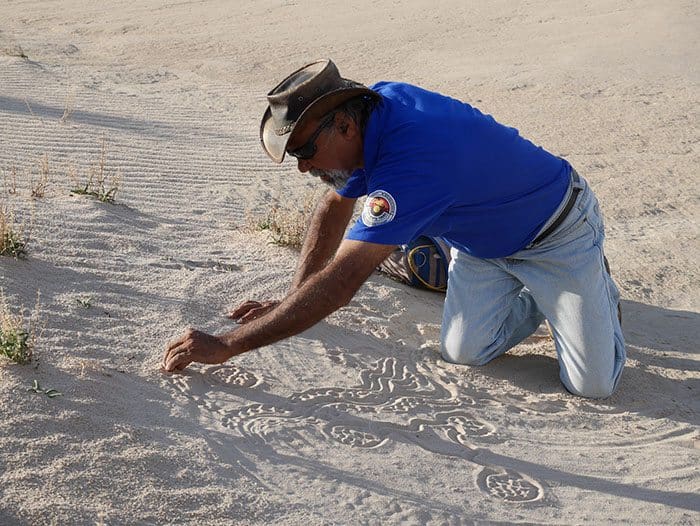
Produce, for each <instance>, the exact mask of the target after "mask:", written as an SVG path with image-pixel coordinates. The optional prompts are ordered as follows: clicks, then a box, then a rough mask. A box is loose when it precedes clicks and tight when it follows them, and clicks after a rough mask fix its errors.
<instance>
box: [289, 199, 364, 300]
mask: <svg viewBox="0 0 700 526" xmlns="http://www.w3.org/2000/svg"><path fill="white" fill-rule="evenodd" d="M355 201H356V199H350V198H347V197H343V196H341V195H340V194H338V193H337V192H335V191H333V190H329V191H328V192H326V193H325V194H324V196H323V198H322V199H321V202H320V203H319V204H318V206H317V207H316V210H314V213H313V216H312V217H311V222H310V223H309V227H308V228H307V230H306V237H305V238H304V244H303V245H302V247H301V254H300V255H299V260H298V263H297V270H296V273H295V274H294V280H293V281H292V286H291V289H290V292H293V291H295V290H297V289H298V288H299V287H300V286H301V285H302V284H303V283H304V282H305V281H306V280H307V279H308V278H309V277H310V276H313V275H314V274H316V273H317V272H318V271H319V270H321V269H322V268H324V267H325V266H326V265H327V264H328V262H329V261H330V260H331V259H332V258H333V256H334V255H335V252H336V250H338V247H339V246H340V242H341V241H342V240H343V234H344V233H345V229H346V228H347V226H348V223H349V222H350V218H351V217H352V212H353V209H354V207H355Z"/></svg>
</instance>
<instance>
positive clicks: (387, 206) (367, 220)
mask: <svg viewBox="0 0 700 526" xmlns="http://www.w3.org/2000/svg"><path fill="white" fill-rule="evenodd" d="M394 217H396V201H395V200H394V198H393V197H392V195H391V194H390V193H389V192H385V191H384V190H376V191H374V192H372V193H371V194H369V195H368V196H367V200H366V201H365V207H364V209H363V210H362V222H363V223H364V224H365V225H366V226H377V225H383V224H384V223H388V222H389V221H391V220H392V219H394Z"/></svg>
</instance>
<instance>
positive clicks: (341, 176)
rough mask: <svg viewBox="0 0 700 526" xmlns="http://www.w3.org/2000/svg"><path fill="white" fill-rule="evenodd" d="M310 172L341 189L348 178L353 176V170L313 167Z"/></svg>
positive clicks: (331, 185)
mask: <svg viewBox="0 0 700 526" xmlns="http://www.w3.org/2000/svg"><path fill="white" fill-rule="evenodd" d="M309 173H310V174H311V175H313V176H314V177H319V178H320V179H321V181H323V182H324V183H326V184H327V185H328V186H330V187H331V188H333V189H335V190H340V189H341V188H342V187H343V186H345V183H347V182H348V179H350V177H351V176H352V171H349V170H317V169H316V168H312V169H311V170H309Z"/></svg>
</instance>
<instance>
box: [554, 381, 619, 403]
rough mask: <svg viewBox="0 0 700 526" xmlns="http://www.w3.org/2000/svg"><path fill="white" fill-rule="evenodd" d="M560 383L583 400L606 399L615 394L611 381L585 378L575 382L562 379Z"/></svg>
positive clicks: (613, 382) (614, 383) (614, 384)
mask: <svg viewBox="0 0 700 526" xmlns="http://www.w3.org/2000/svg"><path fill="white" fill-rule="evenodd" d="M562 383H563V384H564V387H566V389H567V391H569V392H570V393H571V394H574V395H577V396H582V397H584V398H607V397H609V396H610V395H612V394H613V393H614V392H615V388H616V387H617V385H616V382H615V381H614V380H613V379H610V380H607V379H604V378H585V379H580V380H578V381H576V382H572V381H571V380H569V379H566V378H562Z"/></svg>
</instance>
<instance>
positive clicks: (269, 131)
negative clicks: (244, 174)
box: [260, 60, 378, 163]
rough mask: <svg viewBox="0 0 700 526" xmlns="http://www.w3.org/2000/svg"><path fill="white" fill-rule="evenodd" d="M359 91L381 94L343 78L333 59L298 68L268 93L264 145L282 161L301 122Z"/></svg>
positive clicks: (263, 125)
mask: <svg viewBox="0 0 700 526" xmlns="http://www.w3.org/2000/svg"><path fill="white" fill-rule="evenodd" d="M360 95H367V96H370V97H373V98H377V97H378V94H377V93H376V92H374V91H372V90H371V89H369V88H367V87H365V86H363V85H362V84H360V83H358V82H354V81H352V80H348V79H344V78H342V77H341V76H340V72H339V71H338V68H337V67H336V65H335V64H334V63H333V61H332V60H319V61H317V62H312V63H311V64H307V65H306V66H304V67H303V68H300V69H298V70H296V71H295V72H294V73H292V74H291V75H289V76H288V77H287V78H286V79H284V80H283V81H282V82H280V83H279V84H278V85H277V86H275V87H274V88H273V89H272V91H270V93H268V94H267V102H268V104H269V106H268V108H267V110H266V111H265V114H264V115H263V118H262V121H261V122H260V142H261V143H262V147H263V149H264V150H265V152H266V153H267V155H269V156H270V158H271V159H272V160H273V161H275V162H276V163H281V162H282V161H283V160H284V154H285V152H286V148H287V143H288V142H289V139H290V138H291V137H292V133H293V132H294V129H295V128H296V127H297V125H298V124H299V123H301V122H302V121H303V120H304V119H311V118H314V117H321V116H323V115H325V114H327V113H328V112H329V111H331V110H332V109H334V108H336V107H338V106H339V105H340V104H342V103H343V102H345V101H347V100H350V99H352V98H354V97H358V96H360Z"/></svg>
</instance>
